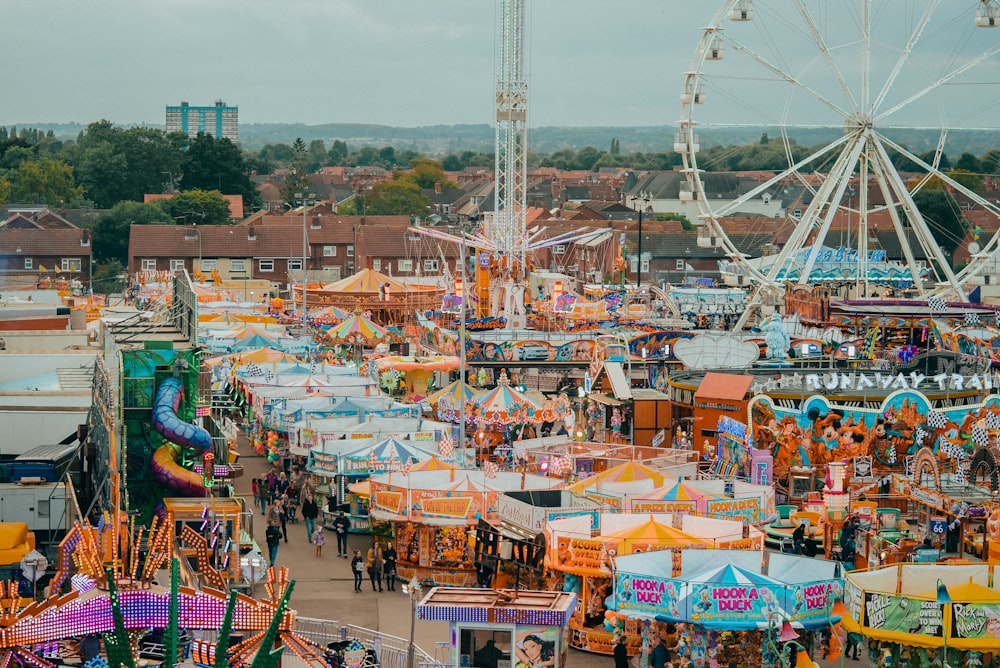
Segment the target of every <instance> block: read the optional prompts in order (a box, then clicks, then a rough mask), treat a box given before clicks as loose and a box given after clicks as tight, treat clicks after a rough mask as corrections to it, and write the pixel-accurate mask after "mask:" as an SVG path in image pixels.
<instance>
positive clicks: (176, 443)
mask: <svg viewBox="0 0 1000 668" xmlns="http://www.w3.org/2000/svg"><path fill="white" fill-rule="evenodd" d="M182 391H183V389H182V386H181V381H180V379H179V378H167V379H165V380H164V381H162V382H161V383H160V387H159V389H158V390H157V392H156V399H155V400H154V401H153V429H155V430H156V431H157V432H159V434H160V435H161V436H163V438H165V439H167V442H166V443H164V444H163V445H161V446H160V447H159V448H157V449H156V452H154V453H153V462H152V465H151V466H152V469H153V475H154V476H156V479H157V480H159V481H160V482H161V483H163V485H164V486H166V487H167V488H168V489H170V490H172V491H173V492H175V493H176V494H177V495H178V496H204V495H205V485H204V482H203V481H202V477H201V475H199V474H197V473H195V472H194V471H189V470H188V469H186V468H184V467H183V466H181V464H180V461H179V460H180V456H181V448H182V447H184V448H194V449H195V450H197V451H198V454H199V456H200V455H202V454H204V453H206V452H208V451H209V450H211V448H212V436H211V435H210V434H209V433H208V432H207V431H205V430H204V429H202V428H201V427H199V426H197V425H193V424H191V423H189V422H184V421H183V420H181V419H180V418H179V417H177V408H178V407H179V406H180V403H181V392H182Z"/></svg>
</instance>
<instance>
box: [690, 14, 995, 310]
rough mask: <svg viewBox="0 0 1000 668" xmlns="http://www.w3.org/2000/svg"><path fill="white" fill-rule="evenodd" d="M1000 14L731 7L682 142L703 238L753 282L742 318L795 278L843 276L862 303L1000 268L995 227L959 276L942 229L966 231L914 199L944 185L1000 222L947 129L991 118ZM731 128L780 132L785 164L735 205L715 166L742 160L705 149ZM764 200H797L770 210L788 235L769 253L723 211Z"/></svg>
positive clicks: (696, 63)
mask: <svg viewBox="0 0 1000 668" xmlns="http://www.w3.org/2000/svg"><path fill="white" fill-rule="evenodd" d="M998 20H1000V5H998V0H975V1H972V0H951V1H949V2H943V1H942V0H923V1H921V2H917V1H915V0H849V1H848V2H845V3H836V5H835V6H834V5H833V4H832V3H829V2H824V0H795V1H792V2H790V1H789V0H727V1H726V2H724V3H723V4H722V6H721V7H720V8H719V10H718V11H717V12H716V14H715V16H714V17H713V20H712V22H711V23H710V25H709V26H708V27H707V28H705V29H704V30H703V32H702V37H701V40H700V41H699V44H698V46H697V48H696V49H695V52H694V55H693V56H692V59H691V65H690V67H689V68H688V71H687V72H685V74H684V78H683V81H682V87H681V94H680V98H681V117H680V120H679V123H678V125H679V127H678V132H677V135H676V136H675V138H674V150H675V151H677V152H678V153H680V154H681V156H682V159H683V172H684V174H685V177H686V179H685V180H686V185H683V184H682V185H681V188H680V192H679V199H680V200H681V202H682V203H688V204H690V205H692V206H696V207H697V211H698V220H697V223H696V225H697V229H698V245H699V246H701V247H708V248H718V249H719V251H720V255H721V256H723V258H724V259H723V260H722V261H720V268H721V269H722V272H723V277H724V278H725V279H726V282H727V283H728V284H729V285H742V286H745V287H747V288H748V289H750V290H751V292H752V296H751V308H748V309H747V310H746V311H745V312H744V314H743V316H742V317H741V318H740V319H739V320H738V321H737V323H736V327H737V328H742V327H744V326H746V324H747V323H748V321H749V318H751V317H753V314H754V313H755V312H756V311H757V310H758V309H757V308H756V307H759V306H769V305H770V306H773V305H776V304H778V303H779V301H780V296H781V293H782V292H783V290H784V288H785V286H786V285H787V284H788V283H794V284H799V285H816V284H823V283H830V284H836V285H837V286H838V288H843V289H844V291H845V294H849V295H850V296H852V297H855V298H870V297H873V296H876V295H877V294H878V292H877V288H879V287H882V286H886V287H887V288H889V289H892V288H900V287H905V288H906V289H908V290H910V291H912V293H914V294H916V295H920V296H923V297H927V298H930V297H932V296H933V297H942V298H946V299H949V300H954V301H966V300H967V291H968V289H969V287H970V286H971V285H972V284H974V283H976V282H982V277H983V275H985V274H987V273H1000V270H998V267H997V266H996V257H995V256H996V255H997V251H998V236H997V235H994V236H993V237H991V238H988V239H986V238H984V239H978V238H977V239H976V243H975V244H971V245H970V247H969V252H970V255H971V256H972V257H971V259H970V261H969V262H968V264H967V265H966V266H964V267H962V268H961V269H960V270H956V269H954V268H953V263H952V258H951V256H950V254H949V253H948V252H947V251H946V250H945V249H944V248H942V245H943V244H942V243H941V239H942V238H945V239H946V240H947V241H949V242H952V243H950V244H945V245H951V246H956V245H958V242H960V241H961V236H962V231H961V230H956V229H947V228H945V227H944V226H942V225H940V224H939V223H938V221H937V220H935V219H934V217H932V216H930V215H927V214H924V213H922V212H921V208H920V207H919V206H918V204H917V201H919V200H920V198H921V195H919V193H921V191H925V190H930V189H934V188H937V189H941V188H944V189H947V190H948V191H950V192H951V193H953V195H954V196H955V198H957V199H958V200H960V201H962V202H963V204H964V205H966V206H967V208H968V209H974V210H976V211H977V213H978V214H979V215H982V216H985V217H992V218H993V219H995V220H998V221H1000V207H998V206H997V204H996V203H994V202H991V201H989V200H987V199H986V198H984V197H982V196H981V195H980V194H979V193H977V192H975V191H974V190H973V189H971V188H970V187H968V185H967V184H968V181H966V180H963V179H961V178H956V176H955V175H954V174H952V173H950V169H949V168H948V167H947V166H946V165H945V164H944V163H943V161H942V159H943V156H944V154H945V152H944V149H945V146H946V141H947V138H948V133H949V131H953V132H954V131H955V130H959V129H978V128H977V124H980V125H981V126H982V127H984V128H988V127H991V126H993V125H994V122H993V121H992V120H991V119H990V116H989V115H990V114H991V113H992V110H993V109H995V106H996V103H997V102H998V101H1000V95H998V93H997V90H996V88H995V86H990V85H987V84H988V82H987V81H984V80H983V77H984V72H988V71H989V69H990V68H993V67H996V66H997V59H996V58H995V56H996V55H997V53H998V52H1000V43H998V42H997V41H996V39H995V37H996V34H995V33H993V32H992V31H989V30H981V28H989V27H994V26H996V25H998ZM987 78H988V77H987ZM720 128H729V129H736V130H737V131H738V130H739V129H740V128H755V129H756V130H757V131H759V130H760V129H762V128H763V129H765V131H766V132H768V133H770V131H775V132H776V137H777V136H780V139H777V138H776V139H775V144H777V146H775V147H768V148H766V149H762V150H765V151H768V152H769V155H771V156H774V157H775V159H776V160H780V165H776V166H775V168H774V169H773V170H771V173H769V174H766V175H762V176H759V179H758V183H756V184H755V185H754V186H753V187H751V188H749V189H746V190H745V191H742V192H738V193H736V194H735V195H734V196H732V197H729V198H724V199H719V198H718V194H717V193H715V192H713V191H712V189H711V188H710V187H709V186H707V185H706V181H707V180H708V179H707V178H706V174H707V173H708V172H713V171H727V169H731V167H730V166H729V165H724V164H719V163H717V162H712V161H710V160H703V159H700V154H701V153H702V148H703V143H704V142H703V139H704V136H705V134H706V132H708V131H709V129H712V130H718V129H720ZM915 130H917V131H928V130H934V131H936V133H937V137H938V140H937V143H936V145H935V146H934V147H933V149H932V150H930V151H922V150H920V149H913V148H910V147H909V146H908V143H910V142H914V141H916V140H917V139H919V137H917V133H915V132H914V131H915ZM767 136H768V135H767V134H765V135H763V136H762V138H761V143H762V144H763V143H766V138H767ZM807 142H808V143H809V144H811V145H812V146H811V148H806V147H805V145H806V143H807ZM716 155H717V154H716ZM904 167H905V170H904ZM761 198H764V199H765V201H767V200H770V199H773V198H778V199H779V200H780V203H781V204H782V205H783V206H784V207H785V208H784V209H780V208H779V211H781V213H780V214H779V216H778V218H779V220H777V221H776V220H775V219H774V218H771V219H763V218H761V219H759V221H758V223H757V224H758V225H759V227H760V228H761V230H762V231H764V230H767V229H770V230H771V231H774V230H775V229H777V226H779V225H780V224H781V223H782V222H785V223H787V225H788V227H787V228H786V229H788V230H789V231H788V232H787V233H786V238H782V239H781V241H782V243H781V244H778V247H777V248H776V249H775V252H774V253H773V254H772V255H770V256H768V257H752V256H751V255H750V254H748V253H747V252H746V250H747V249H746V248H745V247H741V245H740V244H739V243H738V240H736V239H733V238H730V236H729V235H727V234H726V231H725V230H726V225H725V220H726V219H727V218H731V217H736V216H743V217H746V216H747V213H746V212H747V211H751V212H752V211H754V204H755V200H758V199H761ZM948 201H951V202H953V201H955V200H954V199H953V200H948ZM793 202H794V203H795V204H794V206H793ZM959 213H960V214H962V215H963V217H964V213H965V212H964V211H963V212H959ZM996 227H997V226H996V225H991V226H990V228H991V229H993V228H996ZM949 234H951V235H952V238H951V239H947V235H949ZM886 250H891V251H893V254H894V255H896V256H897V258H898V259H896V260H894V261H890V260H889V259H888V258H887V257H886V253H885V252H886ZM897 253H898V254H897ZM758 255H759V253H758Z"/></svg>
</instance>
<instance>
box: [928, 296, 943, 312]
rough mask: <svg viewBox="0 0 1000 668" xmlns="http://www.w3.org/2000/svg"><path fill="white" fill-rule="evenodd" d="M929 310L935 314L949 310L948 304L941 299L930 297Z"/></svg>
mask: <svg viewBox="0 0 1000 668" xmlns="http://www.w3.org/2000/svg"><path fill="white" fill-rule="evenodd" d="M927 308H929V309H930V310H931V312H933V313H944V312H945V311H947V310H948V302H946V301H945V300H943V299H941V298H940V297H929V298H928V299H927Z"/></svg>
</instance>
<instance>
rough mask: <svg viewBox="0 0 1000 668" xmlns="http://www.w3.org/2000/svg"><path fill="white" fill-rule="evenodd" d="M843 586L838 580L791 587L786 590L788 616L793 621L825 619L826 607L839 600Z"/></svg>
mask: <svg viewBox="0 0 1000 668" xmlns="http://www.w3.org/2000/svg"><path fill="white" fill-rule="evenodd" d="M842 592H843V584H842V582H841V581H840V580H824V581H819V582H808V583H803V584H797V585H791V586H790V587H789V590H788V606H789V609H788V611H787V612H788V614H789V615H791V616H792V620H793V621H802V620H805V619H815V618H817V617H826V616H828V615H827V614H826V613H827V611H828V606H831V607H832V605H833V601H834V600H835V599H838V598H840V595H841V593H842Z"/></svg>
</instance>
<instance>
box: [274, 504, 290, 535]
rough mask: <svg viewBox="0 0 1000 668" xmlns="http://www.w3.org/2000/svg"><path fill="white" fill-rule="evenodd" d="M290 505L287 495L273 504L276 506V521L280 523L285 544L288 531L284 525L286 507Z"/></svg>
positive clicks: (286, 520) (286, 515) (285, 521)
mask: <svg viewBox="0 0 1000 668" xmlns="http://www.w3.org/2000/svg"><path fill="white" fill-rule="evenodd" d="M291 503H292V502H291V501H289V500H288V494H282V495H281V496H279V497H278V500H277V502H275V505H277V506H278V519H279V520H280V521H281V535H282V536H284V537H285V542H286V543H287V542H288V529H287V528H286V526H285V525H286V523H287V522H288V507H289V506H290V505H291Z"/></svg>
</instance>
